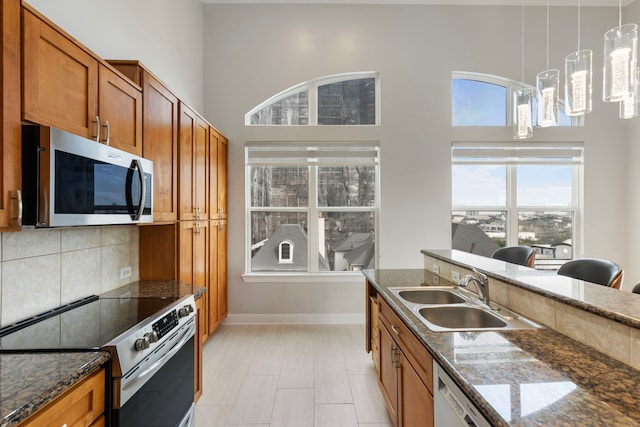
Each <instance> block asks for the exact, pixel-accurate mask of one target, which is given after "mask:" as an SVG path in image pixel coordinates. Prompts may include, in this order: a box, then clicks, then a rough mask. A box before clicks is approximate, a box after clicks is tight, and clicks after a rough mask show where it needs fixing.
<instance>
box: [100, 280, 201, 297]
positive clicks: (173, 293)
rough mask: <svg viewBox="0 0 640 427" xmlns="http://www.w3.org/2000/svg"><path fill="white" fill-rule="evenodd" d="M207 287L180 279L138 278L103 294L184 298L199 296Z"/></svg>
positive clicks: (110, 295) (106, 295)
mask: <svg viewBox="0 0 640 427" xmlns="http://www.w3.org/2000/svg"><path fill="white" fill-rule="evenodd" d="M206 290H207V289H206V288H204V287H202V286H198V285H194V284H191V283H187V282H181V281H180V280H138V281H136V282H131V283H129V284H128V285H124V286H121V287H119V288H117V289H114V290H112V291H109V292H105V293H104V294H101V295H100V296H101V297H112V298H120V297H126V298H174V297H175V298H182V297H185V296H187V295H193V296H194V297H195V298H198V297H199V296H200V295H202V294H203V293H204V292H205V291H206Z"/></svg>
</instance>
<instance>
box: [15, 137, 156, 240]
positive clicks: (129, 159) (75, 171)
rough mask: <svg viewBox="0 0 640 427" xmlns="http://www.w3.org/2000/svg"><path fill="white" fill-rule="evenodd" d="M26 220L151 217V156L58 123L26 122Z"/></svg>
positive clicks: (54, 222) (53, 222)
mask: <svg viewBox="0 0 640 427" xmlns="http://www.w3.org/2000/svg"><path fill="white" fill-rule="evenodd" d="M22 198H23V215H22V224H23V225H33V226H36V227H65V226H75V225H106V224H137V223H149V222H152V221H153V162H152V161H150V160H147V159H144V158H142V157H139V156H136V155H134V154H131V153H127V152H125V151H122V150H118V149H116V148H113V147H109V146H107V145H105V144H101V143H99V142H96V141H94V140H90V139H86V138H83V137H80V136H77V135H74V134H71V133H69V132H65V131H62V130H60V129H56V128H52V127H44V126H29V125H24V126H23V127H22Z"/></svg>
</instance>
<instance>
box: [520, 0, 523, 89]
mask: <svg viewBox="0 0 640 427" xmlns="http://www.w3.org/2000/svg"><path fill="white" fill-rule="evenodd" d="M520 22H521V23H522V40H521V42H520V53H521V64H520V65H521V67H520V70H521V73H522V74H521V75H520V82H522V84H523V85H524V0H522V10H521V16H520Z"/></svg>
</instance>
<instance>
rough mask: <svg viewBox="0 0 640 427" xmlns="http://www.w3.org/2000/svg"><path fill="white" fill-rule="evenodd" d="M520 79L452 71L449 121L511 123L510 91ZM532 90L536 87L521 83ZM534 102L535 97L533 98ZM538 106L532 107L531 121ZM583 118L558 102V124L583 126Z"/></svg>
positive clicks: (499, 124) (511, 94)
mask: <svg viewBox="0 0 640 427" xmlns="http://www.w3.org/2000/svg"><path fill="white" fill-rule="evenodd" d="M522 86H523V84H522V83H521V82H517V81H515V80H511V79H507V78H504V77H500V76H494V75H492V74H482V73H473V72H467V71H454V72H453V73H452V75H451V124H452V125H453V126H511V125H512V122H513V113H512V108H513V106H512V103H513V92H514V91H515V90H516V89H519V88H521V87H522ZM524 86H526V87H530V88H532V89H533V90H534V92H535V87H533V86H530V85H527V84H524ZM534 104H535V99H534ZM536 112H537V109H536V108H535V105H534V108H533V114H534V117H533V122H534V123H535V122H536V117H535V116H536ZM583 124H584V117H583V116H579V117H569V116H567V115H566V114H564V100H559V101H558V126H582V125H583Z"/></svg>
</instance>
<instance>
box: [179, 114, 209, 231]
mask: <svg viewBox="0 0 640 427" xmlns="http://www.w3.org/2000/svg"><path fill="white" fill-rule="evenodd" d="M178 126H179V127H178V140H179V141H180V145H179V151H178V164H179V165H180V170H179V174H178V181H179V184H178V185H179V191H178V204H179V207H180V212H179V219H180V220H193V219H201V220H205V219H208V214H207V213H208V211H209V207H208V206H207V204H208V199H207V191H208V186H207V180H208V167H207V165H208V162H209V158H208V153H209V147H208V141H209V125H208V124H207V122H206V121H204V119H202V118H201V117H200V116H199V115H198V114H197V113H196V112H194V111H193V110H192V109H190V108H189V107H187V106H186V105H185V104H183V103H180V119H179V124H178Z"/></svg>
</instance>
